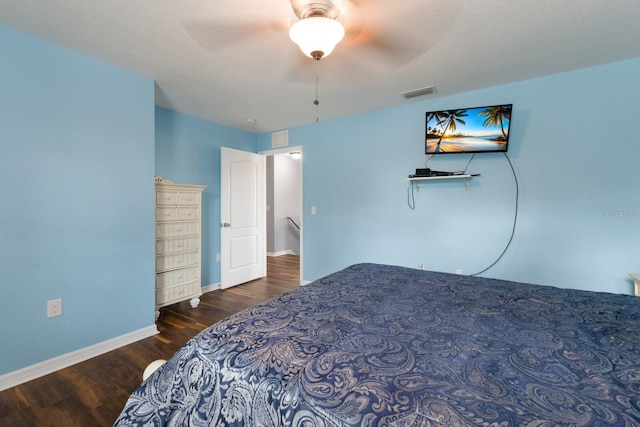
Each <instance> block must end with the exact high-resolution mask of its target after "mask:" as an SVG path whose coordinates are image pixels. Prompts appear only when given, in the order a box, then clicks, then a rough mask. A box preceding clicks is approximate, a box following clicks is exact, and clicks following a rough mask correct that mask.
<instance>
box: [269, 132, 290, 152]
mask: <svg viewBox="0 0 640 427" xmlns="http://www.w3.org/2000/svg"><path fill="white" fill-rule="evenodd" d="M287 145H289V131H288V130H282V131H280V132H273V133H272V134H271V148H278V147H286V146H287Z"/></svg>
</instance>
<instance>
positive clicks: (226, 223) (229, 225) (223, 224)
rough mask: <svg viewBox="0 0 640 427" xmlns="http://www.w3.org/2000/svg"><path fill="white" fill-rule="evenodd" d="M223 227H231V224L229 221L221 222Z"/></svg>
mask: <svg viewBox="0 0 640 427" xmlns="http://www.w3.org/2000/svg"><path fill="white" fill-rule="evenodd" d="M220 226H221V227H225V228H226V227H231V224H229V223H228V222H223V223H222V224H220Z"/></svg>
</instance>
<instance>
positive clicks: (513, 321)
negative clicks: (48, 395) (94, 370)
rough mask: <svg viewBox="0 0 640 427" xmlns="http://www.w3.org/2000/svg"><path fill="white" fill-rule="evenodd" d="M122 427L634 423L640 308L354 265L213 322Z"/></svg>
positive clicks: (133, 406) (639, 417)
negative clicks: (165, 426) (132, 426)
mask: <svg viewBox="0 0 640 427" xmlns="http://www.w3.org/2000/svg"><path fill="white" fill-rule="evenodd" d="M116 425H118V426H128V425H135V426H138V425H139V426H162V425H171V426H294V427H298V426H300V427H302V426H305V427H311V426H317V427H326V426H398V427H400V426H403V427H405V426H422V427H429V426H434V427H435V426H528V427H543V426H558V425H562V426H604V425H606V426H638V425H640V298H636V297H632V296H629V295H616V294H607V293H596V292H586V291H575V290H566V289H558V288H554V287H548V286H536V285H528V284H522V283H515V282H507V281H500V280H493V279H484V278H478V277H469V276H460V275H452V274H446V273H435V272H427V271H419V270H413V269H407V268H403V267H394V266H385V265H376V264H358V265H354V266H351V267H349V268H346V269H345V270H342V271H339V272H337V273H334V274H331V275H329V276H327V277H325V278H323V279H320V280H318V281H316V282H314V283H312V284H310V285H307V286H304V287H301V288H299V289H296V290H294V291H291V292H288V293H286V294H283V295H281V296H279V297H276V298H274V299H272V300H270V301H268V302H266V303H263V304H260V305H258V306H256V307H253V308H250V309H247V310H245V311H242V312H240V313H238V314H236V315H233V316H231V317H229V318H227V319H225V320H223V321H221V322H219V323H216V324H215V325H213V326H211V327H209V328H208V329H206V330H205V331H203V332H202V333H200V334H199V335H198V336H196V337H195V338H194V339H192V340H191V341H190V342H188V343H187V344H186V345H185V346H184V347H183V348H182V349H181V350H180V351H178V352H177V353H176V354H175V356H174V357H173V358H172V359H171V360H170V361H169V362H168V363H167V364H165V365H164V366H163V367H162V368H161V369H159V370H158V371H156V372H155V373H154V374H153V375H152V376H151V377H150V378H149V379H148V380H147V381H146V382H144V383H143V384H142V385H141V386H140V387H139V388H138V389H137V390H136V391H135V392H134V393H133V394H132V395H131V397H130V398H129V400H128V401H127V403H126V405H125V408H124V410H123V412H122V413H121V415H120V417H119V419H118V420H117V421H116Z"/></svg>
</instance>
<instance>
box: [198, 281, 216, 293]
mask: <svg viewBox="0 0 640 427" xmlns="http://www.w3.org/2000/svg"><path fill="white" fill-rule="evenodd" d="M218 289H220V283H214V284H212V285H207V286H203V287H202V293H203V294H206V293H207V292H211V291H217V290H218Z"/></svg>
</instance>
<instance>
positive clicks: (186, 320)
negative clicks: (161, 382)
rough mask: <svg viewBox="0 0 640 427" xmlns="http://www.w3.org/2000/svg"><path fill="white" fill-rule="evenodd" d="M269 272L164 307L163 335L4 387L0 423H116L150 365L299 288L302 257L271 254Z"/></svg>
mask: <svg viewBox="0 0 640 427" xmlns="http://www.w3.org/2000/svg"><path fill="white" fill-rule="evenodd" d="M267 272H268V274H267V277H266V278H263V279H259V280H254V281H252V282H248V283H245V284H242V285H239V286H235V287H233V288H229V289H225V290H216V291H212V292H208V293H206V294H204V295H203V296H202V297H201V298H200V300H201V302H200V305H199V306H198V307H197V308H195V309H194V308H191V306H190V305H189V302H188V301H186V302H182V303H178V304H174V305H171V306H168V307H164V308H162V309H161V310H160V317H159V318H158V321H157V327H158V330H159V331H160V333H159V334H157V335H155V336H153V337H150V338H146V339H144V340H141V341H138V342H135V343H133V344H130V345H127V346H125V347H121V348H119V349H117V350H114V351H111V352H109V353H106V354H104V355H101V356H98V357H95V358H93V359H90V360H87V361H85V362H82V363H79V364H77V365H74V366H71V367H69V368H66V369H62V370H59V371H57V372H54V373H52V374H49V375H46V376H44V377H41V378H38V379H36V380H33V381H29V382H27V383H25V384H21V385H19V386H17V387H14V388H12V389H9V390H5V391H3V392H0V426H39V427H46V426H55V427H60V426H65V427H66V426H83V427H84V426H110V425H112V424H113V422H114V421H115V419H116V418H117V417H118V415H119V414H120V411H121V410H122V408H123V407H124V403H125V401H126V400H127V398H128V397H129V395H130V394H131V392H132V391H133V390H134V389H135V388H136V387H137V386H138V385H139V384H140V382H141V381H142V372H143V370H144V368H145V367H146V366H147V365H148V364H149V363H150V362H152V361H153V360H155V359H169V358H170V357H171V355H172V354H173V353H175V352H176V351H177V350H178V349H179V348H180V347H182V346H183V345H184V344H185V343H186V342H187V341H188V340H189V339H190V338H192V337H193V336H194V335H196V334H197V333H198V332H200V331H201V330H203V329H204V328H206V327H207V326H209V325H211V324H213V323H215V322H217V321H218V320H220V319H223V318H225V317H227V316H229V315H231V314H233V313H236V312H238V311H241V310H243V309H245V308H247V307H251V306H253V305H256V304H258V303H261V302H263V301H266V300H268V299H270V298H272V297H274V296H276V295H279V294H281V293H283V292H286V291H288V290H290V289H294V288H297V287H298V284H299V259H298V257H297V256H294V255H283V256H279V257H269V258H268V261H267Z"/></svg>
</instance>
